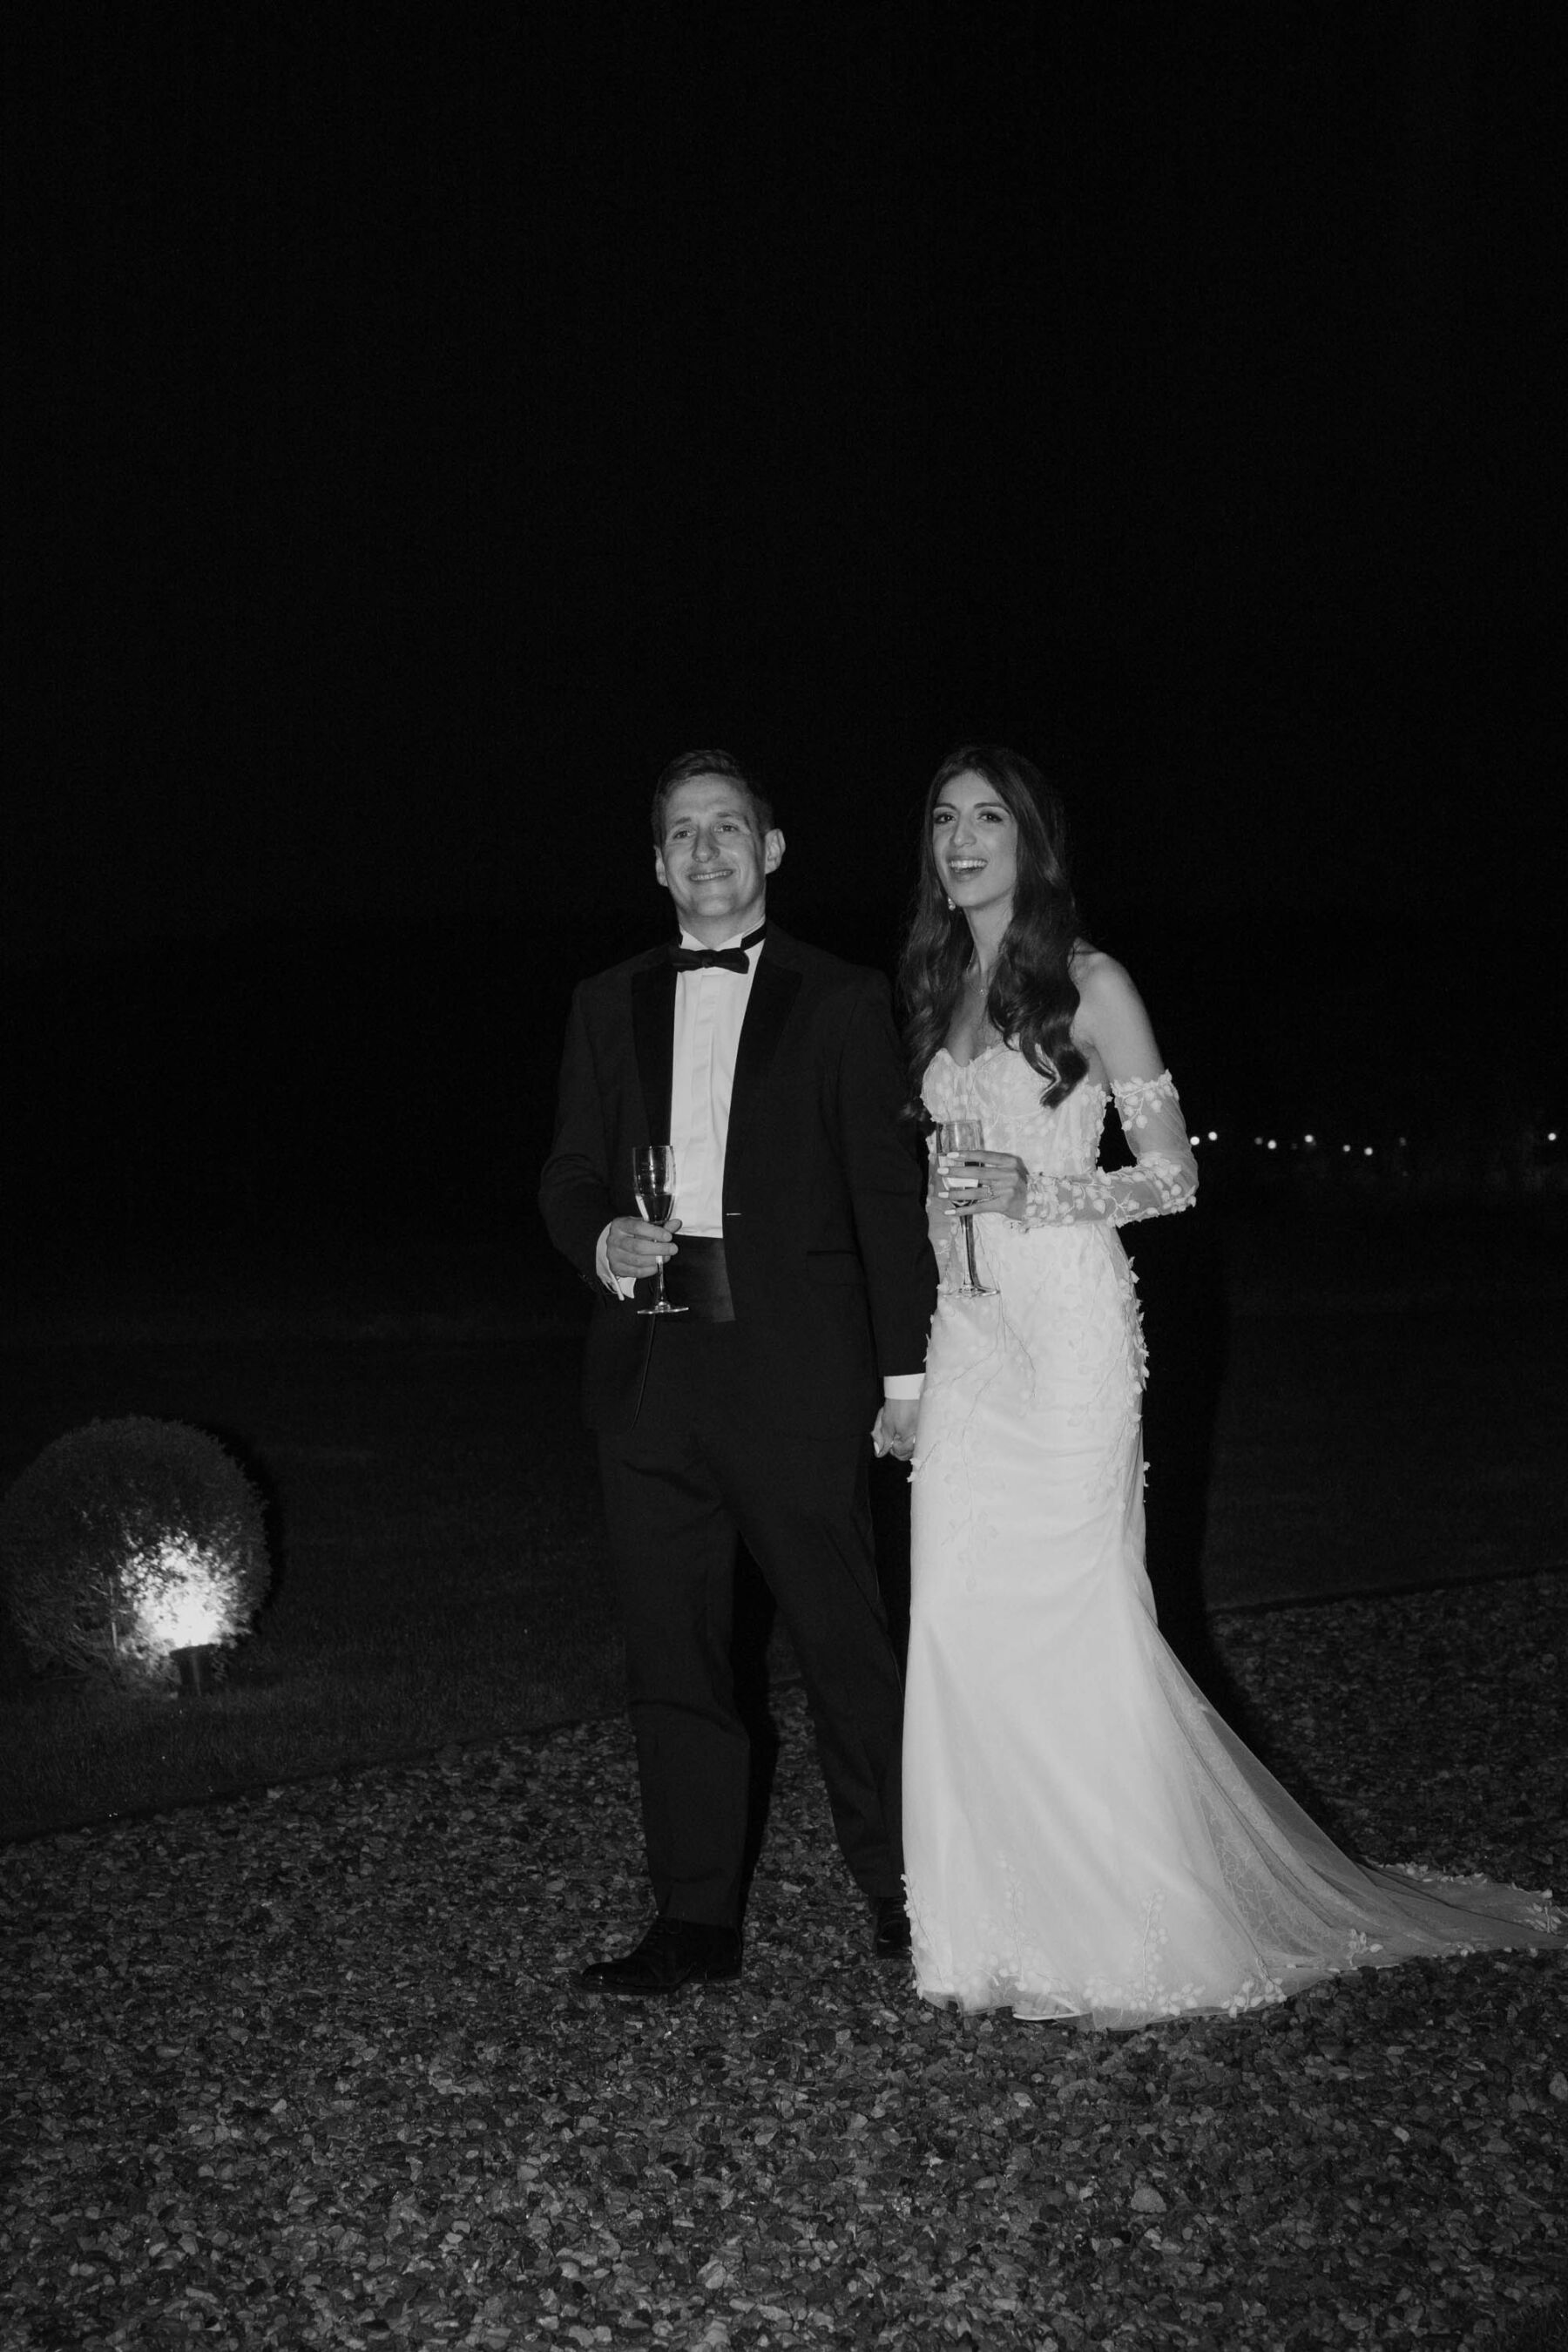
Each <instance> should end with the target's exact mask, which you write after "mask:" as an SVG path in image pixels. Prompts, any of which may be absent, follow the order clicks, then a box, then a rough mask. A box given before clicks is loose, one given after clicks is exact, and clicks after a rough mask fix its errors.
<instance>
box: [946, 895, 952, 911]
mask: <svg viewBox="0 0 1568 2352" xmlns="http://www.w3.org/2000/svg"><path fill="white" fill-rule="evenodd" d="M947 911H948V913H949V914H950V915H951V914H952V899H951V898H950V899H949V900H948V902H947Z"/></svg>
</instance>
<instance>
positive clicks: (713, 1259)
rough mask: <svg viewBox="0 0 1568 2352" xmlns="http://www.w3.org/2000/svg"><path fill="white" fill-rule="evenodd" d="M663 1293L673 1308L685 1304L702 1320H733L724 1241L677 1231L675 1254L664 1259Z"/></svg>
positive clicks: (733, 1308)
mask: <svg viewBox="0 0 1568 2352" xmlns="http://www.w3.org/2000/svg"><path fill="white" fill-rule="evenodd" d="M664 1295H665V1297H667V1298H668V1301H669V1303H670V1305H671V1306H672V1307H686V1308H687V1309H688V1310H689V1313H691V1314H693V1315H695V1316H696V1318H697V1319H698V1321H699V1322H700V1323H732V1322H733V1321H734V1319H735V1302H734V1300H733V1299H732V1298H731V1296H730V1271H729V1268H728V1267H727V1266H726V1265H725V1263H724V1244H723V1243H722V1242H721V1241H720V1240H718V1239H717V1238H716V1237H715V1238H713V1239H711V1240H710V1239H708V1238H706V1237H705V1236H703V1235H702V1234H690V1235H687V1234H677V1235H676V1237H675V1255H674V1256H673V1257H667V1258H666V1259H665V1262H664Z"/></svg>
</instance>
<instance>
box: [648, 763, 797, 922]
mask: <svg viewBox="0 0 1568 2352" xmlns="http://www.w3.org/2000/svg"><path fill="white" fill-rule="evenodd" d="M783 856H784V835H783V834H782V833H780V832H779V831H778V830H777V829H776V828H775V829H774V830H773V832H772V833H765V834H764V833H759V832H758V830H757V820H756V816H755V814H754V812H753V810H752V803H751V801H750V800H749V799H748V797H747V795H746V793H745V792H744V790H743V789H742V787H741V786H740V785H739V784H737V783H736V782H734V781H733V779H732V778H731V777H729V776H689V777H688V778H687V779H686V781H685V782H683V783H679V784H677V785H676V787H675V789H674V791H673V792H672V793H670V795H669V800H668V804H667V806H666V808H665V813H664V840H663V843H662V844H661V845H660V846H659V847H658V849H656V850H655V852H654V859H653V868H654V872H655V873H656V874H657V875H658V878H659V881H660V882H661V883H662V884H663V886H664V887H665V888H666V889H667V890H668V893H669V895H670V897H671V898H673V899H674V901H675V910H676V913H677V914H678V915H679V918H680V922H681V928H682V929H684V930H687V931H689V932H690V934H691V936H692V938H693V939H698V940H701V941H702V944H703V946H704V947H710V948H715V947H718V946H720V945H721V942H722V941H723V940H727V939H729V938H731V936H732V934H734V933H735V932H737V931H742V932H744V931H750V930H754V929H756V927H757V925H758V924H759V923H760V922H761V921H762V919H763V910H764V908H765V906H766V903H767V877H768V876H769V875H770V874H771V873H772V872H773V869H774V867H775V866H777V865H778V863H779V860H780V859H781V858H782V857H783Z"/></svg>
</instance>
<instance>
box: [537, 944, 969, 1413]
mask: <svg viewBox="0 0 1568 2352" xmlns="http://www.w3.org/2000/svg"><path fill="white" fill-rule="evenodd" d="M674 1024H675V971H674V968H673V966H672V965H671V964H670V962H669V960H668V954H667V952H666V950H664V949H663V948H656V949H651V950H648V951H647V953H646V954H643V955H640V956H635V957H633V958H632V959H631V961H629V962H626V963H623V964H617V965H616V967H615V969H614V970H613V971H605V972H600V973H599V974H598V975H597V976H596V977H595V979H593V980H588V981H584V982H583V984H582V986H581V987H580V988H579V989H578V990H577V992H576V994H575V996H574V999H573V1004H572V1017H571V1022H570V1024H569V1026H568V1029H567V1035H566V1048H565V1053H564V1055H563V1061H562V1067H561V1089H560V1097H559V1102H558V1107H557V1116H556V1126H555V1140H554V1145H553V1148H552V1151H551V1155H550V1158H549V1160H548V1161H547V1162H546V1163H545V1169H544V1174H543V1179H542V1184H541V1188H540V1206H541V1208H542V1212H543V1215H544V1221H545V1223H546V1225H547V1226H548V1228H549V1231H550V1236H551V1239H552V1241H553V1242H554V1244H555V1245H556V1247H557V1249H559V1250H561V1251H562V1252H563V1255H565V1256H566V1257H567V1258H569V1259H570V1260H571V1262H572V1264H573V1265H574V1266H575V1267H576V1268H577V1270H578V1272H579V1273H580V1274H581V1275H582V1276H583V1278H584V1281H585V1282H587V1283H588V1284H589V1286H590V1287H591V1288H592V1290H593V1292H594V1294H595V1310H594V1317H593V1321H592V1324H591V1326H590V1328H589V1333H588V1342H587V1349H586V1353H585V1357H584V1411H585V1413H586V1418H587V1420H588V1423H589V1425H590V1427H592V1428H595V1429H602V1430H625V1429H628V1428H629V1427H630V1426H631V1425H632V1423H634V1422H635V1420H636V1418H637V1404H638V1401H639V1398H640V1396H641V1391H642V1381H643V1376H644V1372H645V1370H646V1367H647V1354H648V1349H649V1348H650V1347H652V1346H655V1345H657V1344H658V1342H657V1339H656V1338H655V1333H656V1331H657V1328H658V1326H657V1324H656V1323H655V1322H654V1321H652V1320H650V1318H647V1317H646V1316H641V1317H639V1316H638V1315H637V1311H636V1307H634V1306H633V1305H632V1304H631V1303H629V1302H623V1301H620V1300H617V1299H616V1298H613V1297H611V1296H610V1294H609V1293H608V1292H606V1290H605V1286H604V1285H603V1284H602V1283H601V1282H600V1281H599V1279H598V1276H597V1275H596V1273H595V1265H594V1256H595V1248H596V1246H597V1244H598V1239H599V1235H600V1234H602V1233H603V1231H604V1229H605V1225H606V1224H607V1223H609V1221H610V1219H611V1218H612V1217H618V1216H635V1215H636V1214H637V1202H636V1200H635V1198H634V1196H633V1192H632V1152H633V1150H634V1148H635V1147H636V1146H637V1144H639V1143H663V1142H665V1141H667V1140H668V1134H669V1099H670V1059H671V1054H672V1050H673V1036H674ZM908 1098H909V1087H908V1082H907V1079H906V1077H905V1075H904V1070H903V1065H902V1060H901V1056H900V1051H899V1044H898V1038H897V1035H896V1034H895V1031H894V1028H893V1021H892V1013H891V1009H890V1005H889V994H888V985H887V982H886V981H885V980H884V979H883V978H882V976H881V974H880V973H879V972H875V971H866V970H863V969H862V968H861V967H859V966H858V965H855V964H848V963H844V962H841V961H839V959H838V958H837V956H830V955H825V954H824V953H823V952H822V951H821V950H819V949H816V948H809V947H803V946H802V945H801V943H800V942H799V941H798V940H792V939H791V938H790V937H789V936H788V935H787V933H785V932H784V931H781V930H780V929H778V927H777V925H776V924H774V923H770V924H769V926H768V931H767V937H766V939H765V940H764V941H763V949H762V953H761V959H760V961H759V963H758V967H757V970H756V972H755V974H754V976H753V978H752V992H751V997H750V1001H749V1003H748V1004H747V1007H746V1018H745V1023H744V1025H743V1027H742V1032H741V1042H740V1048H739V1051H738V1054H737V1056H736V1063H735V1083H734V1091H733V1093H732V1096H731V1105H730V1128H729V1137H728V1141H727V1144H726V1147H725V1155H724V1244H725V1261H726V1264H727V1265H728V1268H729V1276H730V1287H731V1294H732V1296H733V1297H734V1302H735V1314H736V1322H737V1327H738V1328H737V1333H736V1378H737V1381H738V1382H739V1384H740V1387H741V1391H742V1395H741V1397H740V1398H738V1399H737V1402H741V1403H742V1404H743V1405H745V1406H748V1407H750V1408H751V1409H753V1410H754V1411H755V1412H756V1415H757V1423H758V1428H759V1431H760V1432H763V1433H765V1432H766V1431H767V1430H768V1429H769V1428H773V1429H777V1430H780V1431H781V1432H782V1431H786V1430H788V1431H793V1432H795V1433H799V1434H805V1433H811V1432H821V1433H824V1434H826V1433H827V1432H829V1431H831V1430H842V1429H843V1428H844V1427H845V1426H846V1424H847V1423H848V1424H851V1425H853V1424H856V1423H858V1424H860V1425H862V1426H865V1427H869V1425H870V1422H871V1420H872V1418H873V1417H874V1415H875V1413H876V1411H877V1407H878V1405H879V1402H880V1401H881V1383H882V1380H883V1378H884V1376H886V1375H888V1374H891V1373H898V1372H918V1371H919V1370H921V1366H922V1365H923V1363H924V1361H925V1349H926V1338H927V1334H928V1332H929V1329H930V1327H931V1314H932V1310H933V1308H934V1306H935V1300H936V1263H935V1260H934V1258H933V1256H932V1255H931V1243H930V1240H929V1238H928V1235H927V1231H926V1218H925V1209H924V1205H923V1199H922V1178H921V1160H920V1145H919V1138H918V1132H917V1129H916V1127H915V1124H914V1122H913V1121H912V1120H911V1119H910V1118H906V1117H904V1116H903V1115H902V1113H903V1108H904V1105H905V1104H906V1102H907V1101H908ZM676 1240H677V1246H679V1234H677V1236H676Z"/></svg>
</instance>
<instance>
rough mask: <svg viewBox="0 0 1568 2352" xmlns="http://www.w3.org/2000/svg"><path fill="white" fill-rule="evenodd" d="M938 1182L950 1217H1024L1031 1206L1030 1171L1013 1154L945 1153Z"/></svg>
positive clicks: (995, 1152)
mask: <svg viewBox="0 0 1568 2352" xmlns="http://www.w3.org/2000/svg"><path fill="white" fill-rule="evenodd" d="M936 1172H937V1180H938V1181H939V1183H940V1184H941V1186H942V1191H943V1192H945V1194H946V1196H947V1213H948V1215H949V1216H950V1217H952V1216H965V1217H971V1216H973V1217H1022V1216H1023V1215H1024V1214H1025V1213H1026V1211H1027V1209H1028V1205H1029V1171H1028V1170H1027V1169H1026V1167H1025V1165H1024V1163H1023V1161H1022V1160H1019V1159H1016V1157H1015V1156H1014V1154H1013V1153H1012V1152H1010V1151H944V1152H943V1153H942V1155H941V1157H940V1158H939V1159H938V1160H937V1163H936Z"/></svg>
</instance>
